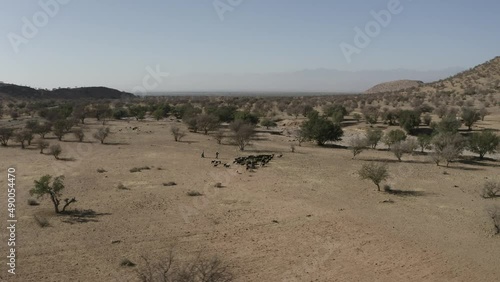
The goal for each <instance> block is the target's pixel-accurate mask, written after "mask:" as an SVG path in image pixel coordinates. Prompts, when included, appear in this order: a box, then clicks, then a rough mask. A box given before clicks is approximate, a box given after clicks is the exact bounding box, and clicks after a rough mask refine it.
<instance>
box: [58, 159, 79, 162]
mask: <svg viewBox="0 0 500 282" xmlns="http://www.w3.org/2000/svg"><path fill="white" fill-rule="evenodd" d="M57 160H58V161H63V162H74V161H76V159H75V158H58V159H57Z"/></svg>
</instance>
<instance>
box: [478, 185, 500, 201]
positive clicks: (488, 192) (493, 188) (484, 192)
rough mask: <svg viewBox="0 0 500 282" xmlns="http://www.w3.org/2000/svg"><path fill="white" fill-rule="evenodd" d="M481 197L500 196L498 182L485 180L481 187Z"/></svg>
mask: <svg viewBox="0 0 500 282" xmlns="http://www.w3.org/2000/svg"><path fill="white" fill-rule="evenodd" d="M481 197H483V198H485V199H486V198H496V197H500V183H499V182H494V181H487V182H486V183H484V185H483V188H482V189H481Z"/></svg>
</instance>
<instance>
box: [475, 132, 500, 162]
mask: <svg viewBox="0 0 500 282" xmlns="http://www.w3.org/2000/svg"><path fill="white" fill-rule="evenodd" d="M499 144H500V137H499V136H498V135H496V134H495V133H494V132H493V131H490V130H486V131H483V132H481V133H473V134H472V135H471V137H470V139H469V143H468V148H469V150H470V151H471V152H473V153H476V154H478V155H479V158H480V159H483V158H484V156H485V155H486V154H495V153H496V152H497V151H498V149H499Z"/></svg>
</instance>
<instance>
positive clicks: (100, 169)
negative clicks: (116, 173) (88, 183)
mask: <svg viewBox="0 0 500 282" xmlns="http://www.w3.org/2000/svg"><path fill="white" fill-rule="evenodd" d="M97 172H98V173H105V172H108V171H107V170H105V169H104V168H98V169H97Z"/></svg>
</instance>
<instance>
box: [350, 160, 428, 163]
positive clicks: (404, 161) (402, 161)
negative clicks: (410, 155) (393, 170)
mask: <svg viewBox="0 0 500 282" xmlns="http://www.w3.org/2000/svg"><path fill="white" fill-rule="evenodd" d="M359 160H361V161H366V162H383V163H400V164H405V163H406V164H430V163H431V162H429V161H417V160H401V161H399V160H397V159H359Z"/></svg>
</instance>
